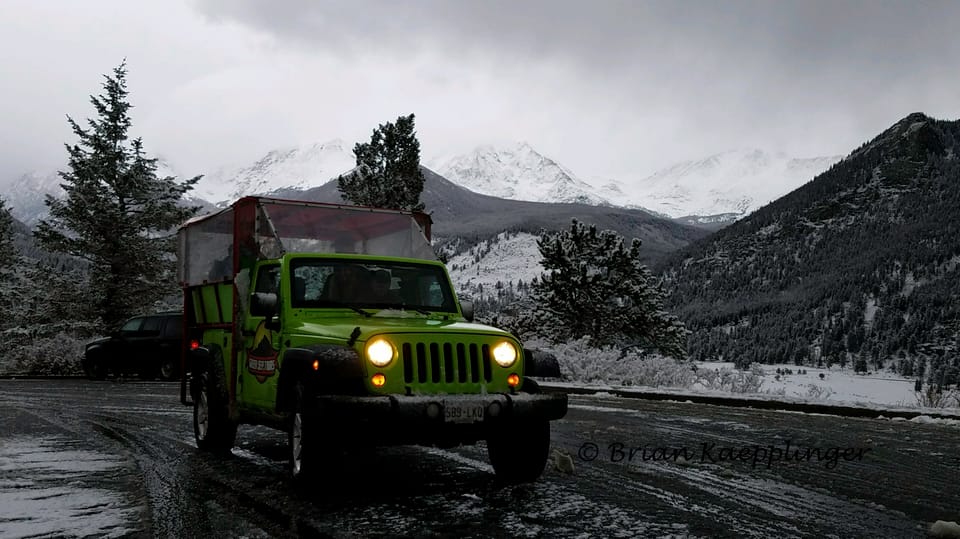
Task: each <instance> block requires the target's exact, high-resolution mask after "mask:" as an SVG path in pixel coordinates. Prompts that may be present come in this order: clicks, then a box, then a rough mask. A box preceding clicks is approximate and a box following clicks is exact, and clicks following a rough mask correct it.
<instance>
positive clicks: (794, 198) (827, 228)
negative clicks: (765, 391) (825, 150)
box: [660, 114, 960, 382]
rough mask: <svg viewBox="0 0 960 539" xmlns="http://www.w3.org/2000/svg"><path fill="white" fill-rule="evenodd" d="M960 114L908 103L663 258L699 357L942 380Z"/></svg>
mask: <svg viewBox="0 0 960 539" xmlns="http://www.w3.org/2000/svg"><path fill="white" fill-rule="evenodd" d="M958 155H960V122H945V121H937V120H933V119H930V118H927V117H926V116H923V115H920V114H913V115H910V116H908V117H907V118H905V119H903V120H902V121H900V122H898V123H897V124H896V125H894V126H893V127H892V128H890V129H889V130H887V131H885V132H884V133H883V134H881V135H880V136H879V137H877V138H876V139H874V140H873V141H871V142H869V143H867V144H865V145H863V146H862V147H861V148H859V149H857V150H856V151H854V152H853V153H852V154H851V155H850V156H849V157H847V158H846V159H845V160H843V161H841V162H839V163H837V164H836V165H834V166H833V167H832V168H831V169H830V170H829V171H827V172H825V173H824V174H822V175H820V176H818V177H817V178H816V179H815V180H814V181H812V182H810V183H808V184H806V185H804V186H803V187H801V188H800V189H797V190H796V191H794V192H792V193H790V194H788V195H787V196H785V197H783V198H781V199H779V200H777V201H775V202H773V203H771V204H769V205H767V206H765V207H763V208H761V209H759V210H757V211H756V212H755V213H754V214H752V215H750V216H748V217H747V218H745V219H743V220H742V221H739V222H737V223H735V224H733V225H731V226H730V227H728V228H725V229H723V230H721V231H719V232H718V233H716V234H714V235H713V236H711V237H709V238H706V239H705V240H703V241H700V242H698V243H697V244H695V245H694V246H691V247H689V248H687V249H684V250H682V251H680V252H679V253H678V254H677V255H675V256H674V257H673V258H672V260H670V261H668V262H667V263H665V264H664V265H663V266H662V267H661V268H660V269H661V271H662V274H663V275H664V277H665V279H666V286H667V289H668V290H669V292H670V295H669V296H668V301H667V305H668V306H669V307H671V308H673V309H675V310H676V312H677V313H678V314H679V316H680V319H681V320H683V321H684V322H685V323H686V324H687V327H688V328H690V329H691V330H692V332H693V333H692V335H691V336H690V339H689V342H688V346H689V350H690V354H691V356H693V357H695V358H697V359H714V358H723V359H726V360H731V361H735V362H737V363H738V364H740V365H747V364H749V363H751V362H754V361H759V362H764V363H778V362H784V363H786V362H790V363H796V364H804V365H806V364H809V365H818V364H822V365H823V366H826V365H829V364H834V365H844V364H847V365H850V366H853V367H854V368H855V369H857V370H860V371H864V370H874V369H877V368H881V367H882V366H885V365H892V366H894V367H895V368H897V369H898V370H899V371H900V372H902V373H905V374H909V375H914V376H923V377H925V378H926V379H930V380H934V379H938V378H943V379H944V381H945V382H946V381H947V379H949V378H950V377H949V375H948V374H947V373H949V372H951V371H950V369H951V368H952V367H953V366H954V365H958V355H960V352H958V339H960V161H958V158H957V156H958Z"/></svg>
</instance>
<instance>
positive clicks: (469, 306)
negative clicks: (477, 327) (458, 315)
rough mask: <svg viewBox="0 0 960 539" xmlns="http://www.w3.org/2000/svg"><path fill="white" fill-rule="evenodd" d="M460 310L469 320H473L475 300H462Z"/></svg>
mask: <svg viewBox="0 0 960 539" xmlns="http://www.w3.org/2000/svg"><path fill="white" fill-rule="evenodd" d="M460 310H461V311H463V317H464V318H466V319H467V321H469V322H473V302H472V301H468V300H464V301H461V302H460Z"/></svg>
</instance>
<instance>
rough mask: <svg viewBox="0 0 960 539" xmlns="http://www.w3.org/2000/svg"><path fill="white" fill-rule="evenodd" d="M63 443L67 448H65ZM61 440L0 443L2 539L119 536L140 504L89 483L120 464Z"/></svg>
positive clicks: (0, 527)
mask: <svg viewBox="0 0 960 539" xmlns="http://www.w3.org/2000/svg"><path fill="white" fill-rule="evenodd" d="M65 446H66V447H65ZM70 446H72V444H71V442H70V441H69V440H65V439H63V438H56V437H51V438H40V439H36V438H13V439H10V440H5V441H4V442H3V444H2V445H0V529H2V531H3V533H2V535H3V537H9V538H14V537H47V536H50V537H53V536H56V537H62V536H63V535H64V531H65V530H69V532H70V535H72V536H77V537H88V536H94V535H96V536H98V537H124V536H127V535H129V534H131V533H133V532H134V530H132V529H130V528H127V527H126V523H128V522H130V521H132V520H133V519H135V518H136V517H137V515H138V513H139V512H140V510H141V509H140V508H139V507H136V506H132V505H131V504H130V503H129V502H127V501H126V500H124V499H122V498H121V496H119V495H118V494H117V493H116V492H112V491H109V490H106V489H100V488H95V487H92V486H88V485H87V484H86V483H87V482H91V483H94V482H96V481H97V480H99V479H100V477H102V476H103V475H104V474H105V473H107V472H110V471H111V470H114V469H116V468H119V467H121V466H122V465H123V461H122V460H120V459H119V458H117V457H115V456H111V455H105V454H101V453H97V452H94V451H88V450H83V449H77V448H73V447H70Z"/></svg>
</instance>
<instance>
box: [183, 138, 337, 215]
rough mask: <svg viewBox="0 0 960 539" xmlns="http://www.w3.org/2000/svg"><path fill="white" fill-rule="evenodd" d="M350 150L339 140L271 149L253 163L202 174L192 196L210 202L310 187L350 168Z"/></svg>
mask: <svg viewBox="0 0 960 539" xmlns="http://www.w3.org/2000/svg"><path fill="white" fill-rule="evenodd" d="M355 163H356V160H355V159H354V156H353V152H352V151H351V150H349V149H348V148H347V145H346V143H344V142H343V141H342V140H339V139H337V140H331V141H329V142H325V143H315V144H307V145H302V146H297V147H291V148H284V149H280V150H273V151H271V152H269V153H267V154H266V155H265V156H263V157H261V158H260V159H258V160H257V161H256V162H254V163H253V164H249V165H239V166H230V167H223V168H220V169H218V170H216V171H214V172H211V173H209V174H208V175H206V176H204V178H203V179H202V180H200V182H199V183H198V184H197V187H196V189H195V190H194V193H193V194H194V196H197V197H199V198H202V199H204V200H208V201H210V202H213V203H223V202H232V201H234V200H236V199H238V198H240V197H243V196H247V195H254V194H265V193H270V192H273V191H276V190H278V189H283V188H293V189H309V188H311V187H317V186H320V185H323V184H324V183H327V182H328V181H330V180H331V179H332V178H335V177H337V176H338V175H340V174H343V173H345V172H349V171H350V170H352V169H353V167H354V165H355Z"/></svg>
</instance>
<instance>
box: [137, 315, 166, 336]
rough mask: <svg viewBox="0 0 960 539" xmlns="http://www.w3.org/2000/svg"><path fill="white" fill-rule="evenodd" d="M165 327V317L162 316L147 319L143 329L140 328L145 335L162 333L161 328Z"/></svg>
mask: <svg viewBox="0 0 960 539" xmlns="http://www.w3.org/2000/svg"><path fill="white" fill-rule="evenodd" d="M162 325H163V317H160V316H151V317H149V318H147V319H146V321H144V323H143V327H142V328H140V331H141V332H143V333H156V334H159V333H160V326H162Z"/></svg>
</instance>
